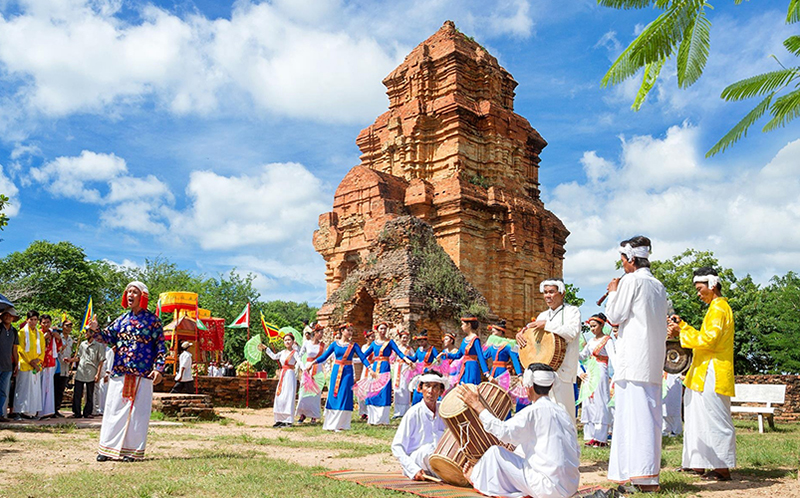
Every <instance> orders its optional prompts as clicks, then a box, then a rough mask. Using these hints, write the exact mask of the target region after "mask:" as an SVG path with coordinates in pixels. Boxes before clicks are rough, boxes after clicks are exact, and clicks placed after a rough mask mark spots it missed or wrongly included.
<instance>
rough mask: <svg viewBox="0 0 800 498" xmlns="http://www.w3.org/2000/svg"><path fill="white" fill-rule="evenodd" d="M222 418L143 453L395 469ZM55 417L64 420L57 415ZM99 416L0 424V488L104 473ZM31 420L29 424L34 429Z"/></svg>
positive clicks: (769, 485) (737, 492)
mask: <svg viewBox="0 0 800 498" xmlns="http://www.w3.org/2000/svg"><path fill="white" fill-rule="evenodd" d="M218 412H219V414H220V415H221V416H222V417H224V420H226V422H223V423H219V422H216V423H199V424H188V425H182V424H175V423H165V422H155V421H154V422H152V423H151V426H150V433H149V437H148V447H147V458H148V459H151V458H152V459H167V458H185V457H188V456H193V455H197V454H198V453H202V452H228V451H232V452H237V453H240V452H251V453H252V454H254V455H263V456H264V457H270V458H278V459H283V460H286V461H289V462H292V463H296V464H298V465H303V466H306V467H315V466H321V467H325V468H328V469H332V470H334V469H370V470H374V471H377V472H396V471H398V470H399V468H398V466H397V463H396V461H395V460H394V458H392V457H391V455H390V454H389V452H388V451H382V450H381V451H380V452H379V453H377V454H375V453H373V454H368V455H365V456H354V457H348V458H343V457H341V456H340V455H343V454H347V453H353V451H354V450H355V449H356V448H357V447H359V446H363V445H370V446H372V447H375V446H376V445H382V446H385V447H388V445H389V441H388V440H387V438H385V437H384V438H381V439H379V438H377V437H370V436H364V435H360V434H354V433H347V432H345V433H329V432H321V431H319V430H315V431H311V430H309V431H305V430H292V431H290V432H289V431H284V430H281V429H273V428H272V427H271V425H272V420H273V418H272V410H271V409H263V410H241V409H220V410H218ZM55 422H61V423H64V422H65V421H63V420H59V421H55ZM99 422H100V421H99V420H97V419H95V420H92V421H81V422H79V424H77V427H76V426H75V425H71V426H67V427H64V426H63V425H62V426H60V427H53V428H50V429H48V428H47V425H48V423H49V424H50V425H53V424H54V422H52V421H48V423H36V424H25V425H23V424H21V423H13V424H2V426H0V460H2V462H3V465H2V466H0V487H2V486H4V485H7V484H10V483H12V482H14V480H15V477H17V476H18V475H20V474H22V473H34V474H42V475H45V474H52V473H54V472H72V471H76V470H89V469H91V470H92V471H97V472H100V473H108V474H111V473H113V472H114V469H115V468H117V467H118V466H119V465H124V464H120V463H107V464H103V465H102V466H98V465H97V463H96V462H95V456H96V448H97V441H98V438H99ZM32 425H36V428H35V430H32V429H34V427H31V426H32ZM595 483H596V484H603V483H607V481H606V480H605V467H604V465H603V464H600V465H589V464H585V465H584V466H582V467H581V485H582V486H584V485H590V484H595ZM692 485H693V486H696V488H695V489H696V490H697V493H698V496H701V497H708V498H722V497H733V498H745V497H748V498H750V497H774V498H800V482H798V481H797V480H795V479H788V478H761V477H759V478H755V477H753V476H746V475H740V474H737V473H736V472H734V481H733V482H728V483H708V482H699V481H698V482H695V483H692Z"/></svg>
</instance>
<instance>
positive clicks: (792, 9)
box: [786, 0, 800, 24]
mask: <svg viewBox="0 0 800 498" xmlns="http://www.w3.org/2000/svg"><path fill="white" fill-rule="evenodd" d="M797 21H800V0H789V12H788V13H787V14H786V22H787V23H789V24H792V23H795V22H797Z"/></svg>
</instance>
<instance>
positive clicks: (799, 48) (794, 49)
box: [783, 35, 800, 57]
mask: <svg viewBox="0 0 800 498" xmlns="http://www.w3.org/2000/svg"><path fill="white" fill-rule="evenodd" d="M783 46H784V47H786V50H788V51H789V52H791V53H793V54H794V55H796V56H798V57H800V36H797V35H794V36H790V37H789V38H787V39H785V40H783Z"/></svg>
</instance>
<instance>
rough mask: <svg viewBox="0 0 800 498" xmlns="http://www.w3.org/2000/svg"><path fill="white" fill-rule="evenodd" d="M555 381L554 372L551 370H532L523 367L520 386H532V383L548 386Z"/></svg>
mask: <svg viewBox="0 0 800 498" xmlns="http://www.w3.org/2000/svg"><path fill="white" fill-rule="evenodd" d="M555 381H556V373H555V372H553V371H551V370H537V371H535V372H534V371H532V370H530V369H525V373H524V374H523V375H522V387H533V385H534V384H536V385H537V386H542V387H550V386H552V385H553V382H555Z"/></svg>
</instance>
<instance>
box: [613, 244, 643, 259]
mask: <svg viewBox="0 0 800 498" xmlns="http://www.w3.org/2000/svg"><path fill="white" fill-rule="evenodd" d="M618 250H619V252H620V254H624V255H625V257H626V258H628V261H633V258H643V259H648V258H649V257H650V246H639V247H632V246H631V245H630V244H625V245H624V246H621V247H619V248H618Z"/></svg>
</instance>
